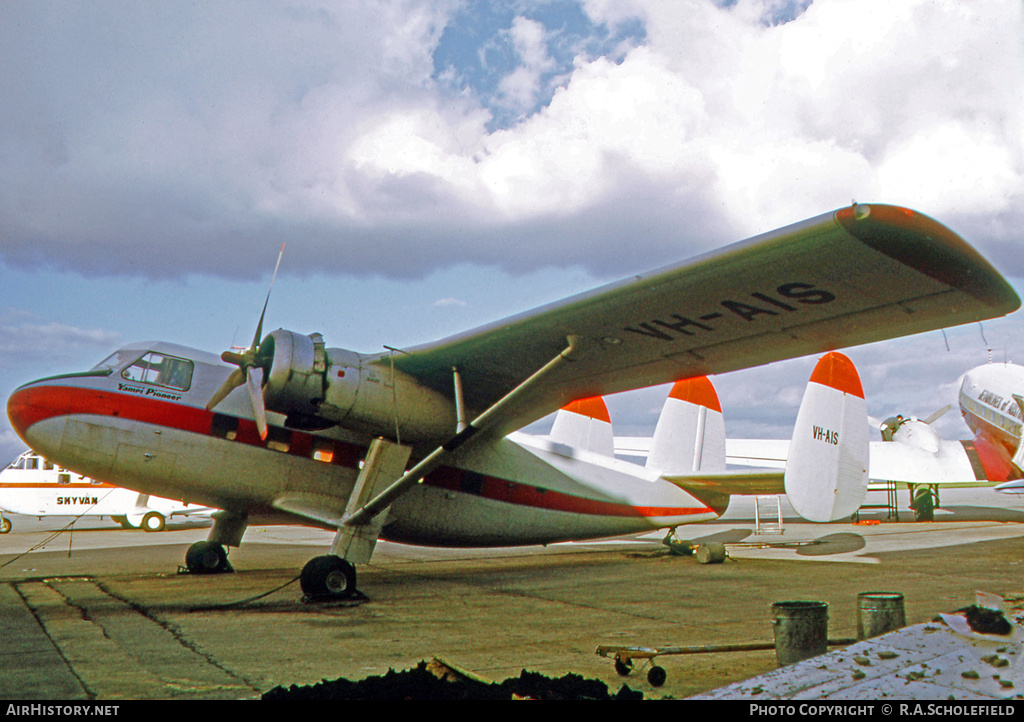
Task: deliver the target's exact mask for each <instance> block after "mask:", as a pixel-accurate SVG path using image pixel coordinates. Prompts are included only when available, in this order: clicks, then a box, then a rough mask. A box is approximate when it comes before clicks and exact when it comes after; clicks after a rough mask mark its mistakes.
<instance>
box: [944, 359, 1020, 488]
mask: <svg viewBox="0 0 1024 722" xmlns="http://www.w3.org/2000/svg"><path fill="white" fill-rule="evenodd" d="M1022 395H1024V367H1022V366H1017V365H1015V364H1010V363H1003V364H1000V363H991V364H986V365H984V366H978V367H976V368H973V369H971V370H970V371H968V372H967V373H966V374H964V379H963V382H962V383H961V385H960V394H959V402H960V413H961V415H962V416H963V418H964V422H965V423H966V424H967V426H968V428H970V430H971V431H972V432H973V433H974V442H975V446H976V448H977V449H978V454H979V456H980V458H981V463H982V464H983V465H984V466H985V469H986V471H987V472H988V474H989V477H988V478H990V479H993V480H1007V479H1014V478H1017V476H1019V474H1017V473H1016V470H1015V469H1014V468H1013V459H1014V456H1015V455H1016V454H1017V452H1018V451H1019V450H1020V440H1021V423H1022V416H1024V414H1022V410H1021V404H1020V403H1019V402H1018V401H1017V397H1020V396H1022Z"/></svg>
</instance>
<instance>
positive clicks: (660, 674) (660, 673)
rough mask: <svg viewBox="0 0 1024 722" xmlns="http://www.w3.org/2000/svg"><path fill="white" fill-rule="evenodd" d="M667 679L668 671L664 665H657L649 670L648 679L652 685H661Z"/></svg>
mask: <svg viewBox="0 0 1024 722" xmlns="http://www.w3.org/2000/svg"><path fill="white" fill-rule="evenodd" d="M666 679H668V672H666V671H665V668H664V667H659V666H657V665H655V666H653V667H651V668H650V669H649V670H648V671H647V681H648V682H650V683H651V686H652V687H660V686H661V685H663V684H665V680H666Z"/></svg>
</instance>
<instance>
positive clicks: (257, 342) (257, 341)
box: [250, 243, 284, 348]
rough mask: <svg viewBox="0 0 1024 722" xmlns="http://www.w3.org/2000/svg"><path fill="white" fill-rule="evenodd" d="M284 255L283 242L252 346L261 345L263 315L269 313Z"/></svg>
mask: <svg viewBox="0 0 1024 722" xmlns="http://www.w3.org/2000/svg"><path fill="white" fill-rule="evenodd" d="M282 256H284V244H283V243H282V244H281V252H280V253H278V254H277V265H275V266H274V275H272V276H271V277H270V288H268V289H267V300H265V301H264V302H263V312H262V313H261V314H260V322H259V323H258V324H256V336H255V337H254V338H253V340H252V346H251V347H250V348H256V347H257V346H259V345H260V340H261V339H262V338H263V317H264V316H266V315H267V304H268V303H270V292H271V291H273V290H274V281H275V280H276V279H277V269H278V268H280V267H281V257H282Z"/></svg>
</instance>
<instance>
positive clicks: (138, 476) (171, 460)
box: [111, 444, 177, 496]
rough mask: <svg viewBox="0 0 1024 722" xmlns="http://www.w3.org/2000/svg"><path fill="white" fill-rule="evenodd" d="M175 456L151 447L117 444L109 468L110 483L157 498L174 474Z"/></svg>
mask: <svg viewBox="0 0 1024 722" xmlns="http://www.w3.org/2000/svg"><path fill="white" fill-rule="evenodd" d="M176 463H177V456H176V455H174V454H172V453H169V452H166V451H158V450H156V449H153V448H151V447H143V446H135V445H133V444H118V446H117V453H116V454H115V455H114V463H113V466H112V468H111V481H112V482H113V483H115V484H118V485H124V486H127V487H129V488H134V489H136V490H139V491H142V490H143V489H144V490H145V491H147V492H149V493H153V494H156V495H157V496H159V494H160V490H161V487H163V486H166V485H167V484H168V483H169V482H170V481H171V478H172V476H173V474H174V466H175V464H176Z"/></svg>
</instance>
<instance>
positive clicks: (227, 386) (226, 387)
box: [206, 368, 245, 411]
mask: <svg viewBox="0 0 1024 722" xmlns="http://www.w3.org/2000/svg"><path fill="white" fill-rule="evenodd" d="M244 383H245V374H244V373H242V369H240V368H238V369H235V370H234V371H232V372H231V374H230V375H229V376H228V377H227V379H225V381H224V383H223V384H221V386H220V388H219V389H217V391H216V393H214V395H213V396H212V397H210V401H209V403H208V404H206V410H207V411H212V410H213V409H214V407H215V406H217V404H219V403H220V402H221V401H223V400H224V398H225V397H226V396H227V395H228V394H230V393H231V392H232V391H234V390H235V389H237V388H238V387H239V386H241V385H242V384H244Z"/></svg>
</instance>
